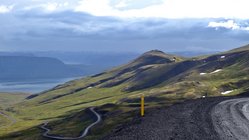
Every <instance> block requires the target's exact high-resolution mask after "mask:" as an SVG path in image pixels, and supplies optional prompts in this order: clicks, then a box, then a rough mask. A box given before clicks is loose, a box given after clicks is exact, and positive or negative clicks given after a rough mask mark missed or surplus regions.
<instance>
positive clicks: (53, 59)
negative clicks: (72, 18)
mask: <svg viewBox="0 0 249 140" xmlns="http://www.w3.org/2000/svg"><path fill="white" fill-rule="evenodd" d="M207 53H208V52H186V51H183V52H174V53H173V54H178V55H181V56H186V57H190V56H197V55H201V54H207ZM139 55H140V54H139V53H129V52H122V53H121V52H120V53H118V52H116V53H114V52H55V51H52V52H0V72H1V74H0V81H19V80H30V79H44V78H45V79H47V78H49V79H50V78H52V79H53V78H67V77H74V76H86V75H93V74H96V73H99V72H101V71H104V70H107V69H110V68H113V67H115V66H118V65H121V64H125V63H128V62H129V61H131V60H132V59H134V58H136V57H138V56H139Z"/></svg>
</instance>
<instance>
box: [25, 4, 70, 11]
mask: <svg viewBox="0 0 249 140" xmlns="http://www.w3.org/2000/svg"><path fill="white" fill-rule="evenodd" d="M68 5H69V3H68V2H63V3H56V2H47V3H39V4H34V5H28V6H25V7H24V8H23V9H24V10H26V11H31V10H37V9H38V10H39V9H42V10H43V11H44V12H54V11H58V10H65V9H66V7H67V6H68Z"/></svg>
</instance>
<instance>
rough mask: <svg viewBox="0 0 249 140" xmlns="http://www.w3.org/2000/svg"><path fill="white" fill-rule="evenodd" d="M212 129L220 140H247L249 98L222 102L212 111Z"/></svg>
mask: <svg viewBox="0 0 249 140" xmlns="http://www.w3.org/2000/svg"><path fill="white" fill-rule="evenodd" d="M212 118H213V121H214V127H215V130H216V132H217V133H218V134H219V138H220V139H222V140H248V139H249V98H238V99H231V100H227V101H223V102H221V103H219V104H218V105H216V106H215V107H214V109H213V110H212Z"/></svg>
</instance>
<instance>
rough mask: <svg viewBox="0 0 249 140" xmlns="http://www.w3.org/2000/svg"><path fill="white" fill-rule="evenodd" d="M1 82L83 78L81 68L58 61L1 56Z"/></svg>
mask: <svg viewBox="0 0 249 140" xmlns="http://www.w3.org/2000/svg"><path fill="white" fill-rule="evenodd" d="M0 73H1V74H0V79H1V80H0V81H20V80H21V81H23V80H30V79H53V78H67V77H73V76H82V75H83V74H84V73H83V71H82V68H80V67H79V66H76V65H75V66H73V65H66V64H64V63H63V62H61V61H60V60H58V59H55V58H48V57H34V56H0Z"/></svg>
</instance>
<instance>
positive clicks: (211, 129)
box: [103, 97, 249, 140]
mask: <svg viewBox="0 0 249 140" xmlns="http://www.w3.org/2000/svg"><path fill="white" fill-rule="evenodd" d="M115 130H116V131H114V132H112V133H111V134H110V135H108V136H106V137H104V138H103V140H134V139H137V140H249V98H248V97H245V98H238V97H217V98H205V99H198V100H190V101H186V102H184V103H180V104H176V105H173V106H171V107H167V108H159V109H155V110H147V114H145V117H143V118H141V117H137V118H136V119H134V120H133V121H132V122H131V123H128V124H126V125H123V126H122V127H119V128H116V129H115Z"/></svg>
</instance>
